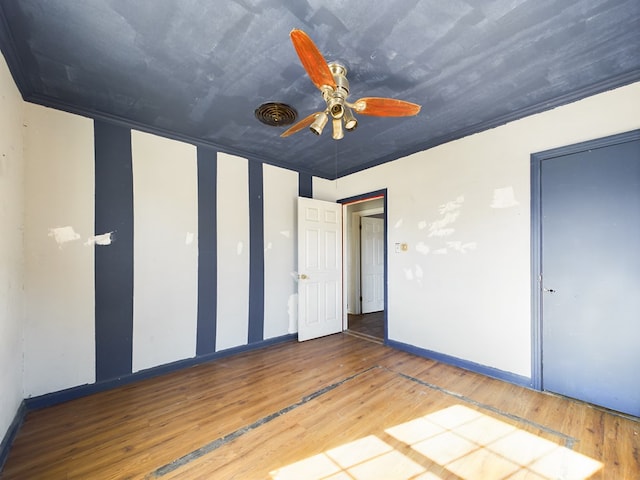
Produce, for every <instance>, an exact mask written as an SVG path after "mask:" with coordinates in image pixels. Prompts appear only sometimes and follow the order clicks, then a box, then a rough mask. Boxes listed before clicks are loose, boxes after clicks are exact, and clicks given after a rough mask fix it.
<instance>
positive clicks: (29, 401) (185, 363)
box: [23, 333, 298, 411]
mask: <svg viewBox="0 0 640 480" xmlns="http://www.w3.org/2000/svg"><path fill="white" fill-rule="evenodd" d="M297 338H298V334H297V333H294V334H289V335H283V336H280V337H275V338H269V339H267V340H262V341H260V342H254V343H251V344H248V345H241V346H238V347H233V348H228V349H225V350H221V351H219V352H212V353H208V354H206V355H200V356H197V357H193V358H187V359H184V360H178V361H176V362H172V363H167V364H164V365H159V366H157V367H152V368H148V369H145V370H140V371H138V372H135V373H131V374H129V375H123V376H121V377H118V378H113V379H110V380H105V381H102V382H96V383H88V384H85V385H78V386H77V387H71V388H67V389H65V390H59V391H57V392H52V393H47V394H44V395H39V396H37V397H30V398H26V399H25V400H24V402H23V403H24V404H25V406H26V411H31V410H38V409H41V408H46V407H51V406H54V405H58V404H60V403H64V402H68V401H70V400H75V399H77V398H82V397H86V396H88V395H92V394H94V393H99V392H104V391H107V390H111V389H113V388H116V387H120V386H123V385H128V384H131V383H135V382H139V381H141V380H146V379H149V378H153V377H157V376H159V375H164V374H166V373H171V372H175V371H178V370H183V369H185V368H189V367H193V366H196V365H200V364H203V363H207V362H211V361H214V360H218V359H221V358H226V357H230V356H232V355H238V354H240V353H246V352H251V351H254V350H260V349H262V348H266V347H270V346H272V345H277V344H279V343H285V342H291V341H295V340H297Z"/></svg>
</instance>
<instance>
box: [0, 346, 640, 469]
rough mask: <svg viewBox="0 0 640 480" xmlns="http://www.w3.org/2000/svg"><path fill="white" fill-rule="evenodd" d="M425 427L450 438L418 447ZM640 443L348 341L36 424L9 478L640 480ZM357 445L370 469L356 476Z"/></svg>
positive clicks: (577, 413)
mask: <svg viewBox="0 0 640 480" xmlns="http://www.w3.org/2000/svg"><path fill="white" fill-rule="evenodd" d="M465 417H468V418H467V420H464V418H465ZM461 418H462V419H463V420H464V421H461V420H460V419H461ZM460 421H461V422H462V423H461V424H460V425H455V422H460ZM452 422H453V423H452ZM405 424H406V425H405ZM414 424H415V425H418V426H420V428H422V430H420V429H419V432H422V431H431V430H433V431H435V432H437V433H435V434H434V437H433V438H431V437H429V438H423V439H419V440H415V438H413V439H412V438H411V436H412V435H413V436H415V435H416V433H415V431H414V432H413V433H411V429H412V428H413V429H414V430H415V428H414V427H415V425H414ZM403 425H405V426H403ZM412 425H413V427H412ZM399 426H400V427H399ZM487 426H489V427H492V428H495V432H496V433H495V434H493V433H492V429H491V428H488V427H487ZM438 429H440V430H438ZM390 432H393V433H394V434H392V433H390ZM397 432H405V433H402V434H401V435H399V434H397ZM639 434H640V424H639V422H638V420H637V419H633V418H629V417H624V416H621V415H617V414H615V413H614V412H609V411H606V410H604V409H600V408H596V407H593V406H591V405H588V404H585V403H582V402H578V401H575V400H571V399H566V398H563V397H561V396H558V395H551V394H546V393H541V392H536V391H533V390H529V389H526V388H522V387H519V386H516V385H512V384H509V383H505V382H502V381H499V380H495V379H491V378H488V377H485V376H482V375H479V374H475V373H472V372H468V371H464V370H461V369H458V368H455V367H452V366H448V365H444V364H441V363H438V362H435V361H431V360H425V359H423V358H419V357H416V356H413V355H410V354H407V353H403V352H398V351H394V350H393V349H390V348H388V347H384V346H381V345H378V344H375V343H372V342H367V341H365V340H362V339H359V338H356V337H353V336H349V335H334V336H330V337H325V338H322V339H318V340H313V341H309V342H304V343H294V342H291V343H287V344H281V345H276V346H273V347H269V348H266V349H264V350H260V351H255V352H251V353H246V354H242V355H238V356H234V357H229V358H225V359H221V360H218V361H215V362H210V363H207V364H203V365H199V366H196V367H192V368H189V369H185V370H182V371H180V372H173V373H171V374H167V375H163V376H160V377H156V378H152V379H148V380H145V381H141V382H138V383H136V384H132V385H127V386H124V387H121V388H117V389H113V390H110V391H107V392H102V393H98V394H95V395H91V396H88V397H84V398H81V399H77V400H74V401H70V402H67V403H65V404H62V405H57V406H54V407H50V408H46V409H42V410H39V411H34V412H29V414H28V415H27V418H26V419H25V422H24V424H23V426H22V427H21V429H20V431H19V432H18V435H17V437H16V440H15V442H14V444H13V446H12V449H11V451H10V453H9V458H8V460H7V463H6V465H5V468H4V471H3V472H2V474H1V478H2V479H7V480H13V479H27V478H28V479H30V478H38V479H63V478H64V479H68V478H69V479H73V478H78V479H85V478H91V479H123V478H128V479H150V478H161V479H170V478H187V479H190V478H207V479H209V478H222V479H227V478H238V479H243V480H246V479H253V478H255V479H263V478H266V479H272V480H273V479H275V478H289V477H287V476H286V475H288V474H289V473H291V474H292V475H295V474H296V473H295V469H296V468H302V469H303V470H304V469H305V468H307V469H311V470H313V469H315V468H316V466H312V465H316V464H314V463H313V462H317V465H318V466H317V468H329V469H333V470H332V471H333V473H331V474H327V476H326V477H318V478H330V477H329V475H334V477H332V478H335V479H337V478H343V477H342V476H344V475H351V476H350V477H344V478H375V475H383V474H384V475H389V474H388V471H393V472H395V473H393V475H396V476H391V477H389V476H384V477H381V478H386V479H387V480H388V479H389V478H420V476H422V478H427V479H428V478H440V479H449V478H451V479H455V480H459V479H460V478H494V477H495V478H513V479H516V478H537V479H540V478H555V477H553V475H554V472H556V473H557V469H558V468H569V467H568V466H570V467H571V468H574V470H575V472H574V473H575V474H576V475H585V474H586V473H585V472H587V473H588V475H589V477H575V478H585V479H586V478H590V479H593V480H609V479H636V478H640V459H639V458H638V451H639V449H640V438H639ZM394 435H396V436H394ZM418 435H421V433H418ZM437 435H440V436H437ZM501 435H502V437H501ZM503 437H504V438H503ZM216 442H217V443H216ZM519 442H524V443H523V444H522V445H524V446H521V448H520V450H516V451H515V452H514V451H512V449H513V446H514V445H516V446H517V445H518V444H519ZM527 442H529V443H527ZM349 445H355V446H356V447H354V448H353V451H354V452H371V457H370V458H364V459H363V458H361V459H359V460H358V463H357V464H354V465H348V463H344V462H347V460H345V458H346V457H348V456H349V448H348V446H349ZM345 446H347V447H345ZM465 448H466V449H467V450H465ZM385 449H386V450H385ZM527 452H529V453H527ZM536 452H538V453H539V454H537V453H536ZM360 454H361V453H360ZM536 455H537V456H536ZM337 458H340V459H341V460H337ZM341 461H342V462H343V463H342V464H341V463H340V462H341ZM305 462H307V463H305ZM385 462H386V463H385ZM563 462H564V463H563ZM389 469H390V470H389ZM554 469H555V470H554ZM334 470H335V471H334ZM402 472H404V474H406V475H405V476H404V477H402V476H398V475H401V474H403V473H402ZM505 472H506V473H505ZM576 472H577V473H576ZM310 475H312V473H309V472H306V473H305V475H304V476H302V477H297V478H305V479H307V480H310V479H312V478H313V476H310ZM358 475H360V476H358ZM363 475H364V476H363ZM371 475H373V476H371ZM407 475H408V476H407ZM428 475H431V477H429V476H428ZM434 475H435V476H434ZM478 475H482V476H478ZM499 475H502V476H501V477H500V476H499Z"/></svg>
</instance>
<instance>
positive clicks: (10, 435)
mask: <svg viewBox="0 0 640 480" xmlns="http://www.w3.org/2000/svg"><path fill="white" fill-rule="evenodd" d="M26 415H27V405H26V403H25V402H24V400H23V401H22V402H20V406H19V407H18V410H17V411H16V414H15V416H14V417H13V421H12V422H11V424H10V425H9V428H8V429H7V433H5V435H4V438H3V439H2V442H0V473H1V472H2V469H3V468H4V464H5V462H6V461H7V458H8V457H9V450H11V446H12V445H13V441H14V440H15V438H16V435H17V434H18V430H20V427H21V426H22V422H24V418H25V417H26Z"/></svg>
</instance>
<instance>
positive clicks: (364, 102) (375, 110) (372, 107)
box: [352, 97, 421, 117]
mask: <svg viewBox="0 0 640 480" xmlns="http://www.w3.org/2000/svg"><path fill="white" fill-rule="evenodd" d="M352 108H353V109H354V110H355V111H356V112H357V113H361V114H362V115H372V116H376V117H409V116H411V115H417V114H418V112H419V111H420V108H421V107H420V105H417V104H415V103H411V102H405V101H404V100H396V99H394V98H380V97H365V98H361V99H360V100H358V101H356V102H355V103H354V104H353V105H352Z"/></svg>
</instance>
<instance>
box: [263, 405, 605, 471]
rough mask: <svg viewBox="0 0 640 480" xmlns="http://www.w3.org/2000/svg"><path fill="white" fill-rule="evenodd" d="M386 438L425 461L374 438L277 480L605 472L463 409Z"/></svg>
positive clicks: (329, 453)
mask: <svg viewBox="0 0 640 480" xmlns="http://www.w3.org/2000/svg"><path fill="white" fill-rule="evenodd" d="M385 434H386V435H389V436H390V437H392V439H395V440H396V441H398V442H401V444H402V445H403V446H404V447H405V448H406V449H410V450H412V451H413V452H417V453H418V454H420V456H421V457H422V458H423V460H424V461H422V462H421V463H417V462H416V461H415V460H414V459H411V458H409V457H408V456H407V455H405V454H403V453H401V452H400V451H398V450H397V449H396V448H394V447H393V446H391V445H390V444H389V443H388V442H385V441H383V440H382V439H380V438H379V437H377V436H375V435H369V436H367V437H364V438H361V439H359V440H356V441H354V442H350V443H347V444H345V445H342V446H339V447H337V448H333V449H330V450H327V451H325V452H323V453H320V454H318V455H315V456H313V457H309V458H306V459H304V460H301V461H299V462H296V463H293V464H290V465H287V466H285V467H282V468H280V469H278V470H275V471H273V472H271V477H272V478H273V479H274V480H289V479H296V480H297V479H300V478H305V479H307V480H342V479H345V480H375V479H384V480H408V479H419V480H440V478H441V477H439V476H438V475H436V474H435V473H433V472H432V471H429V470H436V469H437V470H440V469H441V467H444V468H445V469H446V470H447V472H449V473H453V474H455V475H457V476H458V477H459V478H460V479H462V480H476V479H478V478H486V479H504V480H523V479H529V480H551V479H562V480H586V479H588V478H589V477H591V476H592V475H593V474H594V473H595V472H597V471H598V470H600V469H601V468H602V463H600V462H598V461H596V460H594V459H592V458H589V457H587V456H585V455H582V454H580V453H577V452H574V451H573V450H570V449H569V448H566V447H564V446H561V445H558V444H557V443H555V442H552V441H549V440H546V439H544V438H541V437H539V436H537V435H534V434H531V433H528V432H526V431H524V430H522V429H519V428H517V427H515V426H513V425H510V424H508V423H506V422H503V421H500V420H497V419H495V418H493V417H490V416H488V415H485V414H483V413H482V412H479V411H477V410H474V409H472V408H469V407H466V406H463V405H454V406H451V407H448V408H445V409H442V410H439V411H437V412H434V413H432V414H429V415H426V416H424V417H419V418H416V419H414V420H411V421H409V422H406V423H402V424H400V425H396V426H394V427H391V428H388V429H386V430H385ZM390 441H391V440H390ZM405 451H406V450H405ZM414 458H415V456H414ZM433 467H436V468H433Z"/></svg>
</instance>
